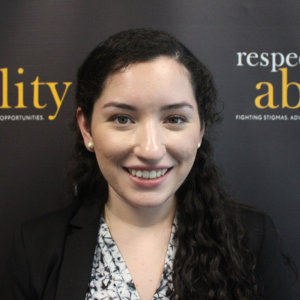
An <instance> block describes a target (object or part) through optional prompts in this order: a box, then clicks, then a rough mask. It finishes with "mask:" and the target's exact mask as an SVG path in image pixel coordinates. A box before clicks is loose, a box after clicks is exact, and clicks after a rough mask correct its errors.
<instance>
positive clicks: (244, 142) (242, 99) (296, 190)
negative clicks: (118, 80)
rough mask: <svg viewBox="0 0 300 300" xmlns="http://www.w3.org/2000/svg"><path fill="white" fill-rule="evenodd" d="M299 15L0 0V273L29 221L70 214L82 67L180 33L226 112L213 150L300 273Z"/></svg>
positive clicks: (179, 4) (173, 4)
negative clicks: (93, 55)
mask: <svg viewBox="0 0 300 300" xmlns="http://www.w3.org/2000/svg"><path fill="white" fill-rule="evenodd" d="M299 16H300V2H299V1H298V0H288V1H285V2H283V1H280V0H274V1H254V0H239V1H237V0H228V1H208V0H207V1H201V0H198V1H196V0H194V1H192V0H191V1H180V0H165V1H159V0H156V1H138V0H123V1H112V0H109V1H104V0H102V1H75V0H69V1H15V0H13V1H1V4H0V41H1V42H0V72H1V73H0V88H1V91H0V143H1V148H0V166H1V167H0V187H1V200H0V214H1V215H0V220H1V226H0V235H1V250H0V251H1V252H0V257H1V260H0V270H2V266H3V264H4V263H5V261H6V258H7V255H8V251H9V247H10V244H11V237H12V232H13V230H14V229H15V228H16V227H17V226H18V225H19V224H20V222H22V221H24V220H26V219H30V218H32V217H34V216H37V215H40V214H43V213H45V212H48V211H51V210H55V209H58V208H60V207H63V206H64V205H66V204H67V203H66V200H65V198H64V193H63V190H64V184H63V178H64V175H65V169H66V165H67V161H68V158H69V156H70V153H71V151H72V135H71V134H70V131H69V127H68V124H69V123H70V121H71V118H72V111H73V108H74V105H73V98H74V85H75V74H76V69H77V67H78V66H79V64H80V63H81V62H82V60H83V59H84V57H85V56H86V55H87V53H88V52H89V51H90V50H91V49H92V48H93V47H94V46H95V45H96V44H97V43H98V42H99V41H101V40H102V39H104V38H106V37H108V36H109V35H111V34H113V33H115V32H117V31H120V30H124V29H127V28H136V27H153V28H157V29H162V30H166V31H168V32H170V33H171V34H174V35H175V36H176V37H177V38H179V40H181V41H182V42H184V43H185V44H186V45H187V46H188V47H189V48H190V49H191V50H192V51H193V52H194V53H195V54H196V55H197V56H198V57H199V58H200V59H201V60H202V61H203V62H205V63H206V64H207V65H208V66H209V68H210V69H211V71H212V73H213V75H214V77H215V81H216V85H217V88H218V91H219V98H220V99H221V100H222V101H223V102H224V121H223V123H222V125H221V126H219V128H218V133H216V134H215V142H214V143H215V146H216V153H215V157H216V160H217V162H218V164H219V166H220V167H221V169H222V170H223V173H224V177H225V181H226V182H227V184H228V188H229V190H230V191H231V192H232V194H233V196H234V197H236V198H237V199H239V200H240V201H243V202H247V203H249V204H252V205H254V206H256V207H258V208H259V209H261V210H263V211H266V212H267V213H268V214H269V215H270V216H271V217H272V218H273V220H274V223H275V225H276V226H277V228H278V231H279V233H280V235H281V237H282V240H283V245H284V247H285V249H286V251H287V252H288V254H289V255H290V256H291V257H292V258H293V259H294V261H295V262H296V263H297V265H298V268H299V266H300V257H299V253H300V238H299V237H300V221H299V214H300V201H299V194H300V172H299V167H300V155H299V148H300V141H299V137H300V135H299V125H300V99H299V98H300V97H299V95H300V82H299V81H300V80H299V79H300V78H299V75H300V66H299V64H300V61H299V55H300V49H299V46H300V40H299V28H300V18H299ZM55 83H57V84H56V85H55ZM68 83H72V84H71V85H70V84H68ZM68 85H70V86H68ZM51 87H52V89H51ZM55 92H56V94H55ZM64 92H65V95H64V97H63V94H64ZM285 92H286V94H285ZM266 93H268V94H266ZM263 94H266V95H265V96H263ZM55 96H56V99H59V100H60V101H61V99H63V101H61V103H62V104H61V106H60V107H59V105H58V104H57V102H56V101H55ZM57 97H58V98H57ZM259 97H260V98H261V99H260V98H259ZM58 107H59V109H58ZM56 112H57V114H56V115H55V113H56ZM49 116H52V120H50V119H49ZM1 272H2V271H1ZM2 273H3V272H2ZM1 275H4V274H1ZM294 293H295V297H297V299H300V285H299V282H298V283H297V284H296V285H295V289H294Z"/></svg>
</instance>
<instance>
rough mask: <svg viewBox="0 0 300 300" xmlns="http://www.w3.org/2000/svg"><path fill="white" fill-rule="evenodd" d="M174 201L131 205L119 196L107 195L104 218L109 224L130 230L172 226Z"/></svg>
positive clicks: (174, 208)
mask: <svg viewBox="0 0 300 300" xmlns="http://www.w3.org/2000/svg"><path fill="white" fill-rule="evenodd" d="M175 211H176V201H175V197H174V199H169V200H168V201H166V202H165V203H164V204H162V205H160V206H154V207H143V206H132V205H130V204H129V203H128V202H126V201H124V200H122V199H120V198H119V197H117V196H115V197H109V199H108V202H107V203H106V205H105V215H104V216H105V219H106V222H107V223H108V225H109V226H113V227H114V228H117V227H119V226H120V227H123V228H125V227H127V228H131V229H132V230H134V229H135V230H149V229H151V228H152V229H155V228H156V227H159V228H162V227H168V228H170V227H171V226H172V223H173V220H174V216H175Z"/></svg>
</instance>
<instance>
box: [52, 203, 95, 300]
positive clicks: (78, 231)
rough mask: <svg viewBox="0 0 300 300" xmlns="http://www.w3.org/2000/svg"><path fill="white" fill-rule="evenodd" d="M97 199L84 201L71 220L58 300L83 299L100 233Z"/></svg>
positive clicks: (56, 298) (59, 283)
mask: <svg viewBox="0 0 300 300" xmlns="http://www.w3.org/2000/svg"><path fill="white" fill-rule="evenodd" d="M98 203H99V202H98V201H93V202H92V203H91V202H89V203H88V204H86V205H84V206H83V207H82V208H81V209H80V210H79V212H78V213H77V214H76V215H75V216H74V217H73V219H72V220H71V222H70V232H69V234H68V235H67V238H66V242H65V249H64V255H63V259H62V264H61V269H60V274H59V278H58V284H57V292H56V297H55V300H66V299H72V300H84V299H85V294H86V292H87V288H88V284H89V281H90V278H91V270H92V263H93V257H94V251H95V247H96V242H97V236H98V229H99V228H98V227H99V218H100V207H99V204H98Z"/></svg>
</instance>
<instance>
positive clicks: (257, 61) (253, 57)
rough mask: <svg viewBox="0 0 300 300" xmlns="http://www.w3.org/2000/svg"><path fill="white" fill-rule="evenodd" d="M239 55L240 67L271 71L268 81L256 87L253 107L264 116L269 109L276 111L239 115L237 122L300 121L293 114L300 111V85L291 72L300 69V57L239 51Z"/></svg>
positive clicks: (290, 54)
mask: <svg viewBox="0 0 300 300" xmlns="http://www.w3.org/2000/svg"><path fill="white" fill-rule="evenodd" d="M236 55H237V63H236V66H237V67H239V68H265V69H267V70H269V71H270V72H268V73H267V77H268V80H265V81H259V82H257V83H256V84H255V89H256V91H257V93H256V97H255V98H254V99H253V104H254V107H255V108H257V109H259V111H260V112H261V113H263V112H264V111H265V110H266V111H270V110H271V111H274V112H275V114H258V115H256V114H252V115H247V114H242V115H236V120H257V121H261V120H264V121H267V120H272V121H277V120H281V121H288V120H293V121H295V120H300V115H295V114H294V115H292V114H291V113H292V112H295V110H297V109H299V108H300V82H296V81H295V80H291V79H290V78H289V77H290V76H289V70H290V69H291V68H295V67H299V65H300V56H299V55H298V54H297V53H294V52H291V53H288V54H286V55H284V54H283V53H281V52H271V53H268V52H262V53H257V52H249V53H248V52H237V53H236ZM278 80H279V82H280V84H278ZM272 81H273V82H272ZM274 81H275V82H276V83H274ZM295 94H296V97H295Z"/></svg>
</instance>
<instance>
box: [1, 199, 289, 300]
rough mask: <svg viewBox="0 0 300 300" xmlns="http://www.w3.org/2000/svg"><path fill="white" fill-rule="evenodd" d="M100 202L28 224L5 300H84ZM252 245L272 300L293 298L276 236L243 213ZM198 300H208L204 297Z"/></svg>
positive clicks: (266, 222) (267, 223)
mask: <svg viewBox="0 0 300 300" xmlns="http://www.w3.org/2000/svg"><path fill="white" fill-rule="evenodd" d="M99 218H100V209H99V205H98V204H97V201H86V203H85V204H84V205H82V206H80V208H79V209H78V207H77V205H76V204H72V205H71V206H69V207H67V208H65V209H63V210H61V211H58V212H54V213H50V214H48V215H46V216H43V217H41V218H38V219H36V220H34V221H30V222H28V223H26V224H24V225H23V226H22V228H21V230H20V231H19V232H18V234H17V235H16V237H15V241H14V247H13V251H12V252H11V256H10V261H9V264H8V266H9V267H8V271H7V276H6V284H5V287H4V288H3V289H2V293H5V295H4V296H2V297H1V299H3V300H4V299H5V300H84V299H85V294H86V291H87V287H88V283H89V280H90V275H91V268H92V262H93V255H94V250H95V246H96V241H97V234H98V226H99ZM242 218H243V222H244V224H245V228H246V230H247V243H248V246H249V248H250V249H252V251H253V253H254V254H255V256H256V258H257V274H258V276H259V278H261V279H262V281H263V282H264V289H265V298H264V299H268V300H281V299H282V300H288V299H291V296H290V287H289V283H288V280H287V272H286V268H285V266H284V265H283V260H282V257H281V254H280V251H279V246H278V239H277V234H276V232H275V229H274V226H273V225H272V222H271V220H270V219H269V218H268V217H267V216H266V215H265V214H263V213H260V212H257V211H255V210H252V209H248V208H243V209H242ZM199 299H206V297H205V295H202V296H201V295H199Z"/></svg>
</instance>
